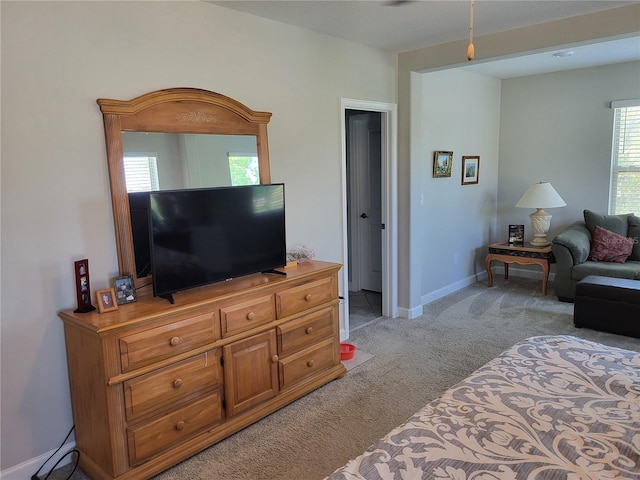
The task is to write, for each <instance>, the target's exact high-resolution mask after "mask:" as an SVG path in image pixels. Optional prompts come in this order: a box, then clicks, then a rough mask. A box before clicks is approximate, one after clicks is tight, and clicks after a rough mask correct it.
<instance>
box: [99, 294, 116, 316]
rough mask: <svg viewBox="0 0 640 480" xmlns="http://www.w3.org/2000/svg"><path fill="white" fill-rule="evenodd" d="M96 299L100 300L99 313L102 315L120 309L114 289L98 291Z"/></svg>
mask: <svg viewBox="0 0 640 480" xmlns="http://www.w3.org/2000/svg"><path fill="white" fill-rule="evenodd" d="M96 297H97V300H98V311H99V312H100V313H105V312H111V311H112V310H117V309H118V304H117V303H116V292H115V291H114V290H113V288H105V289H104V290H97V291H96Z"/></svg>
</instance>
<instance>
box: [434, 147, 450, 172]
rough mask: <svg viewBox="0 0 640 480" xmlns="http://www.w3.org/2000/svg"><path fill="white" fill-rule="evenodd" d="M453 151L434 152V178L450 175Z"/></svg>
mask: <svg viewBox="0 0 640 480" xmlns="http://www.w3.org/2000/svg"><path fill="white" fill-rule="evenodd" d="M452 164H453V152H442V151H438V152H433V178H438V177H450V176H451V166H452Z"/></svg>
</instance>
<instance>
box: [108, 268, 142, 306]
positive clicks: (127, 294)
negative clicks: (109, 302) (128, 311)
mask: <svg viewBox="0 0 640 480" xmlns="http://www.w3.org/2000/svg"><path fill="white" fill-rule="evenodd" d="M113 289H114V290H115V292H116V303H117V304H118V305H124V304H125V303H131V302H135V301H136V300H137V298H136V290H135V288H133V278H132V277H131V276H130V275H124V276H122V277H116V278H114V279H113Z"/></svg>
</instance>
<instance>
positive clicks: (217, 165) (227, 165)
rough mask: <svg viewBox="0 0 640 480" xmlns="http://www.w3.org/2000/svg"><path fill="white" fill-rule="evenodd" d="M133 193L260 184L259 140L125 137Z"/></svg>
mask: <svg viewBox="0 0 640 480" xmlns="http://www.w3.org/2000/svg"><path fill="white" fill-rule="evenodd" d="M122 143H123V149H124V173H125V181H126V186H127V192H128V193H131V192H148V191H152V190H174V189H182V188H204V187H225V186H230V185H231V186H236V185H257V184H259V183H260V171H259V168H258V146H257V142H256V137H255V136H253V135H204V134H178V133H149V132H122Z"/></svg>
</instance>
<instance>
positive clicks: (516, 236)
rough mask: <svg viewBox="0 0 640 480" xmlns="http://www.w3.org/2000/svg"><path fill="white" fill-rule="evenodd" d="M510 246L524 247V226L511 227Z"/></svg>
mask: <svg viewBox="0 0 640 480" xmlns="http://www.w3.org/2000/svg"><path fill="white" fill-rule="evenodd" d="M508 244H509V245H516V246H517V245H520V246H521V245H524V225H509V241H508Z"/></svg>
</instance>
